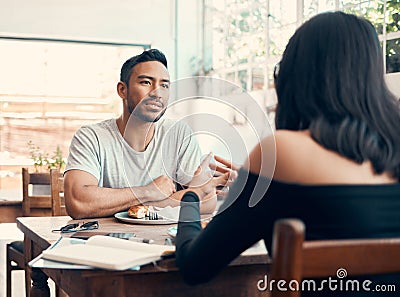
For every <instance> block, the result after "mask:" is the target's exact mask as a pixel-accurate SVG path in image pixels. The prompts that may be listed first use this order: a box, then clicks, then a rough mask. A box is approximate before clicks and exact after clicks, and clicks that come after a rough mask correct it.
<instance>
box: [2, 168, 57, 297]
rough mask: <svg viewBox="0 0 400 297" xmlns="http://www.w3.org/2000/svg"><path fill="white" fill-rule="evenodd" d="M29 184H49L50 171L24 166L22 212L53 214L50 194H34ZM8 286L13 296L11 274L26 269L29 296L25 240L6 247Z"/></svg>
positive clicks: (33, 214) (32, 214)
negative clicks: (39, 170)
mask: <svg viewBox="0 0 400 297" xmlns="http://www.w3.org/2000/svg"><path fill="white" fill-rule="evenodd" d="M29 185H32V186H33V185H48V186H49V187H50V174H49V173H29V171H28V168H22V194H23V197H22V214H23V216H51V215H52V201H51V195H50V193H49V194H48V195H32V194H31V193H30V191H29ZM6 257H7V259H6V261H7V263H6V278H7V281H6V286H7V290H6V291H7V297H11V274H12V271H14V270H25V292H26V296H29V291H30V274H29V271H28V270H27V269H25V268H26V264H27V263H25V257H24V243H23V241H14V242H11V243H9V244H7V247H6Z"/></svg>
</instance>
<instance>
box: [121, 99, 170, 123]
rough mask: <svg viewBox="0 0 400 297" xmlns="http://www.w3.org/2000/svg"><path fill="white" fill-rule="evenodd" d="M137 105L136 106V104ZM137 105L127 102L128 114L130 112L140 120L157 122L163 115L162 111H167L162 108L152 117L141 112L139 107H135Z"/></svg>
mask: <svg viewBox="0 0 400 297" xmlns="http://www.w3.org/2000/svg"><path fill="white" fill-rule="evenodd" d="M139 104H140V103H139ZM137 107H138V106H137ZM137 107H136V108H135V107H133V106H132V105H131V104H128V112H129V114H131V115H133V116H135V117H137V118H139V119H140V120H142V121H143V122H152V123H156V122H158V121H159V120H160V119H161V117H162V116H163V115H164V113H165V112H166V111H167V109H166V108H163V109H162V110H161V112H160V113H159V114H158V115H157V116H156V117H155V118H154V117H152V116H149V115H146V114H143V113H142V112H141V111H140V108H137Z"/></svg>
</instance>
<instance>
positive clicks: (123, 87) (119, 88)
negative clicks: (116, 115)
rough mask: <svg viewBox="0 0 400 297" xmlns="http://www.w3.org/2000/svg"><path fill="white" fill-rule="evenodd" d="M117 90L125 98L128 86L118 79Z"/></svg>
mask: <svg viewBox="0 0 400 297" xmlns="http://www.w3.org/2000/svg"><path fill="white" fill-rule="evenodd" d="M117 92H118V95H119V96H120V97H121V98H122V99H123V100H125V99H126V98H127V96H128V86H127V85H126V83H124V82H122V81H120V82H118V84H117Z"/></svg>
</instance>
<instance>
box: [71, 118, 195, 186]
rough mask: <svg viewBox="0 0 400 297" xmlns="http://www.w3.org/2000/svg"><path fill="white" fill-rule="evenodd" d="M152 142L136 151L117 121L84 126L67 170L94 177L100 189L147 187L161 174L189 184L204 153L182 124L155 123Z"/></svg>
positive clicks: (75, 143)
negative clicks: (120, 129)
mask: <svg viewBox="0 0 400 297" xmlns="http://www.w3.org/2000/svg"><path fill="white" fill-rule="evenodd" d="M154 125H155V130H154V136H153V139H152V140H151V141H150V143H149V144H148V146H147V148H146V150H145V151H144V152H137V151H135V150H134V149H132V148H131V147H130V146H129V144H128V143H127V142H126V141H125V139H124V138H123V136H122V135H121V133H120V132H119V130H118V126H117V123H116V119H109V120H105V121H103V122H100V123H97V124H93V125H87V126H83V127H81V128H80V129H79V130H78V131H77V132H76V133H75V135H74V137H73V139H72V142H71V146H70V152H69V156H68V162H67V167H66V170H65V171H68V170H73V169H78V170H83V171H86V172H88V173H90V174H92V175H93V176H94V177H96V179H97V180H98V181H99V182H98V185H99V186H100V187H106V188H125V187H133V186H144V185H147V184H149V183H150V182H151V181H153V180H154V179H156V178H157V177H159V176H161V175H166V176H168V177H170V178H171V179H172V180H173V181H174V182H176V183H178V184H181V185H186V184H187V183H188V182H189V181H190V180H191V179H192V177H193V174H194V172H195V170H196V169H197V167H198V165H199V164H200V158H201V151H200V148H199V145H198V143H197V141H196V139H195V137H194V136H193V135H192V134H193V133H192V130H191V129H190V127H189V126H188V125H187V124H185V123H183V122H182V121H173V120H169V119H161V120H160V121H158V122H156V123H155V124H154Z"/></svg>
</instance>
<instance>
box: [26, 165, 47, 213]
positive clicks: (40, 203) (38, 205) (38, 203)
mask: <svg viewBox="0 0 400 297" xmlns="http://www.w3.org/2000/svg"><path fill="white" fill-rule="evenodd" d="M29 185H32V187H33V186H36V185H46V186H48V187H49V189H50V174H49V173H29V171H28V168H22V194H23V196H22V197H23V198H22V213H23V216H25V217H29V216H35V217H38V216H51V212H52V211H51V207H52V205H51V197H50V191H49V193H48V194H46V195H33V194H31V193H30V192H29Z"/></svg>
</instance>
